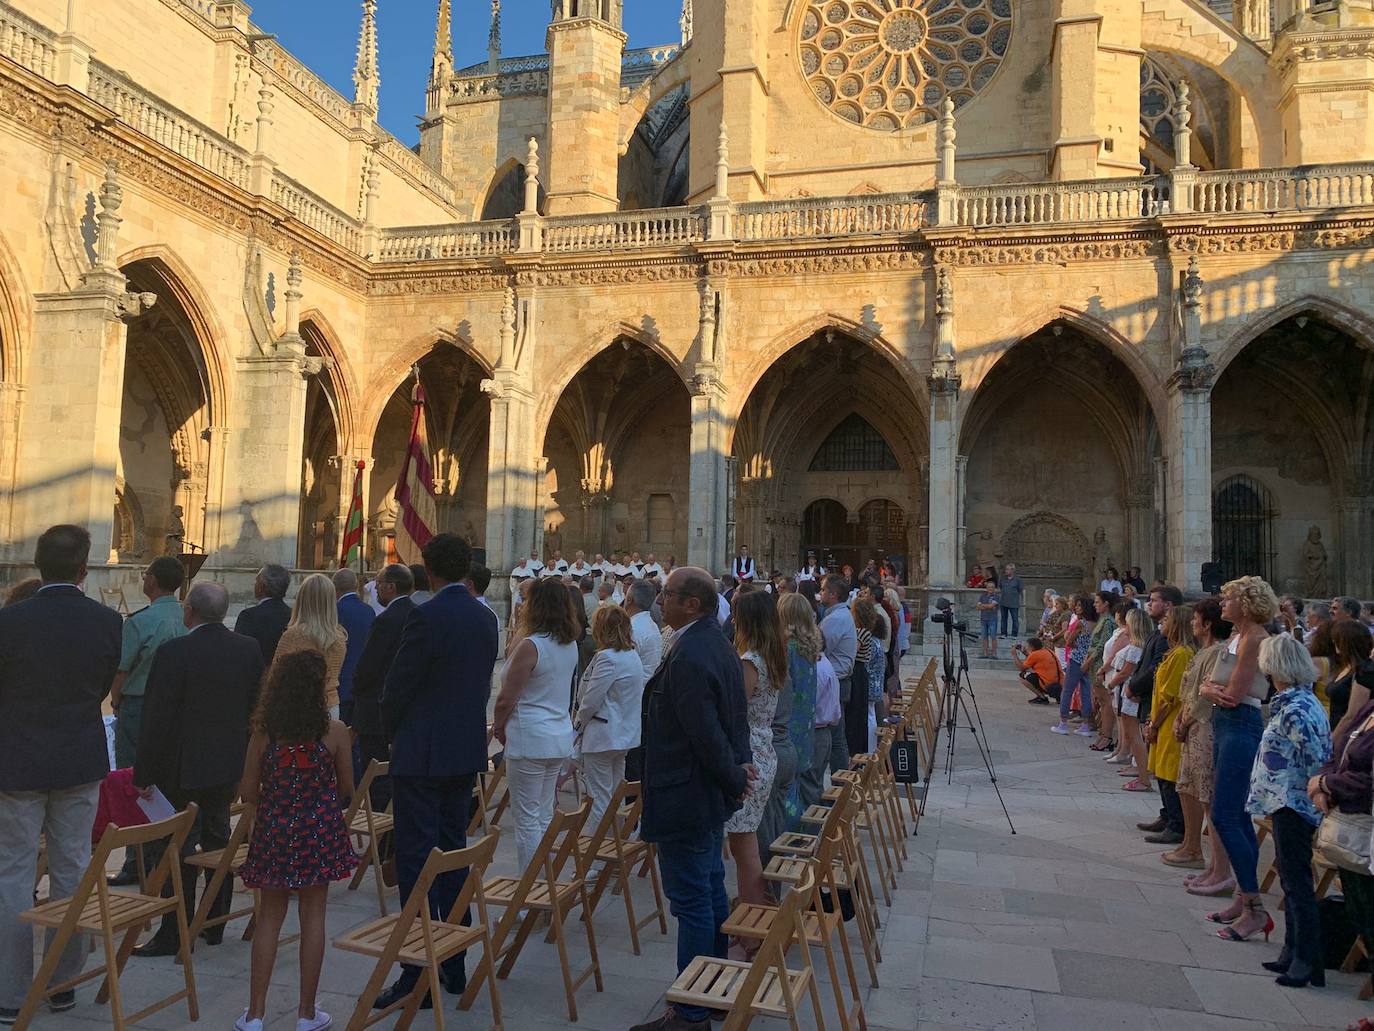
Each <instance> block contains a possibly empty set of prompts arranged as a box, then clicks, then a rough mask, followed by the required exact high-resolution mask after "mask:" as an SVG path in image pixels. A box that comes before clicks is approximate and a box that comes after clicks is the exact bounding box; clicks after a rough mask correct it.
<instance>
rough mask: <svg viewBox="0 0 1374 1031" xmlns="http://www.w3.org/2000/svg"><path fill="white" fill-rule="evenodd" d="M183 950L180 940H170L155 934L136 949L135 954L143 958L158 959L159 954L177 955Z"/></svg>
mask: <svg viewBox="0 0 1374 1031" xmlns="http://www.w3.org/2000/svg"><path fill="white" fill-rule="evenodd" d="M180 951H181V944H180V943H179V942H175V941H170V940H168V939H166V938H162V937H160V936H158V935H156V934H155V935H153V936H152V938H150V939H149V940H148V941H147V943H146V944H143V945H140V946H139V947H138V948H136V949H134V955H135V956H138V957H139V958H141V959H156V958H157V957H158V956H175V955H176V954H177V953H179V952H180Z"/></svg>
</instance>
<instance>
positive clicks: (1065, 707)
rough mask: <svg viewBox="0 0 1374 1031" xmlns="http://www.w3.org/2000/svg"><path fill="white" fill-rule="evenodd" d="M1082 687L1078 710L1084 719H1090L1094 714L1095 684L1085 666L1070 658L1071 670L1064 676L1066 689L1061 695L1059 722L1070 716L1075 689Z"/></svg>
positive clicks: (1079, 694)
mask: <svg viewBox="0 0 1374 1031" xmlns="http://www.w3.org/2000/svg"><path fill="white" fill-rule="evenodd" d="M1075 687H1079V688H1082V690H1081V691H1079V693H1078V711H1079V712H1080V713H1081V714H1082V715H1083V719H1084V720H1090V719H1092V716H1093V684H1092V680H1091V678H1089V676H1088V674H1086V673H1084V672H1083V667H1082V666H1080V665H1079V664H1078V663H1076V662H1074V661H1072V660H1070V661H1069V671H1068V673H1067V674H1065V676H1064V689H1063V691H1061V692H1060V695H1059V722H1061V723H1063V722H1064V721H1065V720H1067V719H1068V718H1069V709H1070V708H1071V707H1072V705H1073V689H1074V688H1075Z"/></svg>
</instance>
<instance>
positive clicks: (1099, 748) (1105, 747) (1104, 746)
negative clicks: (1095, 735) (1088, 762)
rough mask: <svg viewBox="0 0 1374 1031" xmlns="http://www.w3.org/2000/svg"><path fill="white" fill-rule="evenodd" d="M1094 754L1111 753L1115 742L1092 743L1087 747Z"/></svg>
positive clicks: (1114, 747)
mask: <svg viewBox="0 0 1374 1031" xmlns="http://www.w3.org/2000/svg"><path fill="white" fill-rule="evenodd" d="M1088 747H1089V748H1090V749H1092V750H1093V751H1094V752H1113V751H1115V750H1116V742H1115V741H1111V740H1107V741H1104V742H1100V743H1099V742H1093V743H1092V744H1090V745H1089V746H1088Z"/></svg>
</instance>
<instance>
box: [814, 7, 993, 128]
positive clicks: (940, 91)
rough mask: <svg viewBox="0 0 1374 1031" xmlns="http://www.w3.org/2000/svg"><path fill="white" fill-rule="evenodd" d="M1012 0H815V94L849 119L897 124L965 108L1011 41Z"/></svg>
mask: <svg viewBox="0 0 1374 1031" xmlns="http://www.w3.org/2000/svg"><path fill="white" fill-rule="evenodd" d="M1011 32H1012V4H1011V0H811V2H810V3H808V4H807V6H806V7H805V9H804V12H803V14H802V18H801V30H800V35H801V44H800V46H799V48H798V55H799V59H800V61H801V66H802V73H803V74H804V75H805V76H806V80H807V83H808V84H809V85H810V86H811V91H812V92H813V93H814V94H815V95H816V98H817V99H818V100H819V101H820V102H821V103H822V104H824V105H825V106H826V107H828V108H829V109H830V110H831V111H833V112H834V113H835V114H837V115H839V116H840V117H841V118H843V119H845V120H847V121H850V122H854V123H855V124H857V125H862V126H864V127H866V128H869V129H877V130H881V131H883V132H895V131H897V130H900V129H907V128H911V127H914V126H918V125H923V124H925V123H927V122H933V121H935V120H936V119H937V118H938V116H939V110H940V105H941V104H943V103H944V101H945V98H946V97H948V98H949V99H951V100H953V101H954V105H955V107H962V106H963V105H964V104H966V103H968V102H969V101H970V100H972V99H973V98H974V96H975V95H976V94H977V93H978V92H979V91H980V90H982V89H983V88H984V87H985V86H986V85H987V84H988V83H989V82H991V81H992V78H993V76H994V75H995V74H996V73H997V69H998V67H999V66H1000V64H1001V62H1002V58H1003V57H1005V56H1006V53H1007V50H1008V48H1009V47H1010V45H1011Z"/></svg>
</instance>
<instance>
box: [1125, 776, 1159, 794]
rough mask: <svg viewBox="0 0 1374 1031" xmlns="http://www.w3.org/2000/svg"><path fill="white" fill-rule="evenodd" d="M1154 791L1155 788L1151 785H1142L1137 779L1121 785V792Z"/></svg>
mask: <svg viewBox="0 0 1374 1031" xmlns="http://www.w3.org/2000/svg"><path fill="white" fill-rule="evenodd" d="M1154 789H1155V786H1154V785H1153V784H1145V783H1142V782H1141V781H1140V780H1139V779H1137V780H1132V781H1128V782H1127V783H1125V784H1122V785H1121V790H1122V791H1150V792H1153V791H1154Z"/></svg>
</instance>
